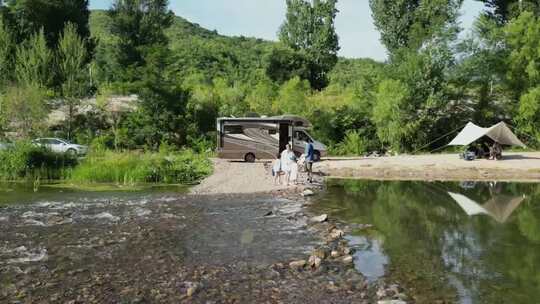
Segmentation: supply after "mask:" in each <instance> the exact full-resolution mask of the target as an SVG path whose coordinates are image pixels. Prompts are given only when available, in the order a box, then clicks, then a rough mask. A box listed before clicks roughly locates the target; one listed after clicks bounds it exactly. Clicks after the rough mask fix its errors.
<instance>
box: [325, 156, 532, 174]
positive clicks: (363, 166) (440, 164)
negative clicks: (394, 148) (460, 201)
mask: <svg viewBox="0 0 540 304" xmlns="http://www.w3.org/2000/svg"><path fill="white" fill-rule="evenodd" d="M314 171H316V172H321V173H322V174H323V175H325V176H327V177H335V178H362V179H377V180H440V181H463V180H478V181H482V180H484V181H494V180H496V181H539V180H540V152H519V153H517V152H512V153H504V154H503V159H502V160H499V161H494V160H486V159H480V160H474V161H464V160H463V159H460V158H459V157H458V155H457V154H427V155H402V156H393V157H359V158H339V157H332V158H327V159H325V160H324V161H322V162H320V163H316V164H315V166H314Z"/></svg>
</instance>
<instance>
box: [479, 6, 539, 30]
mask: <svg viewBox="0 0 540 304" xmlns="http://www.w3.org/2000/svg"><path fill="white" fill-rule="evenodd" d="M477 1H480V2H483V3H485V4H486V7H487V8H488V9H487V10H486V15H487V16H489V17H490V18H492V19H494V20H496V21H497V22H498V23H499V24H504V23H506V22H508V21H509V20H511V19H512V18H515V17H517V16H519V14H521V12H525V11H529V12H533V13H534V14H536V15H537V16H538V15H540V2H538V1H536V0H477Z"/></svg>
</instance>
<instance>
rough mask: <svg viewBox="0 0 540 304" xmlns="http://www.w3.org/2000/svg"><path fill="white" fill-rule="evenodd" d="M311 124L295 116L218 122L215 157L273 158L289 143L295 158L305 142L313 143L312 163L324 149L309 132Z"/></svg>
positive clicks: (244, 118)
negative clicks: (313, 157)
mask: <svg viewBox="0 0 540 304" xmlns="http://www.w3.org/2000/svg"><path fill="white" fill-rule="evenodd" d="M310 128H311V123H310V122H309V121H307V120H306V119H304V118H302V117H298V116H290V115H284V116H274V117H242V118H229V117H222V118H218V119H217V147H218V156H219V157H220V158H225V159H243V160H245V161H246V162H254V161H255V160H256V159H274V158H275V157H276V155H277V154H278V153H281V151H283V150H285V146H286V145H287V144H291V145H292V147H293V150H294V152H295V153H296V154H297V156H300V155H301V154H303V153H304V149H305V146H306V142H311V143H312V144H313V148H314V153H315V160H316V161H318V160H320V158H321V157H322V156H325V155H326V146H325V145H324V144H322V143H321V142H319V141H317V140H315V139H314V138H313V137H312V136H311V135H310V134H309V132H308V130H309V129H310Z"/></svg>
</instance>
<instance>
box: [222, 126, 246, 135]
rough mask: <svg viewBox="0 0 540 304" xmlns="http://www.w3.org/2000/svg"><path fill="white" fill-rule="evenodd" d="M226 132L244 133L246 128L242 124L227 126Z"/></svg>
mask: <svg viewBox="0 0 540 304" xmlns="http://www.w3.org/2000/svg"><path fill="white" fill-rule="evenodd" d="M224 131H225V134H243V133H244V129H243V128H242V126H225V129H224Z"/></svg>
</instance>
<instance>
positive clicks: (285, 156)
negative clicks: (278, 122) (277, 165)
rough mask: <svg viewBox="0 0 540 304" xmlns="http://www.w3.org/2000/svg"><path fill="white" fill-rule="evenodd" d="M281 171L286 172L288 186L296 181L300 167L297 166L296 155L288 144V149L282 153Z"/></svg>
mask: <svg viewBox="0 0 540 304" xmlns="http://www.w3.org/2000/svg"><path fill="white" fill-rule="evenodd" d="M281 170H283V172H285V180H286V181H287V186H288V185H290V183H291V181H293V182H295V181H296V179H297V175H298V165H297V164H296V155H294V152H293V150H292V148H291V145H290V144H287V148H286V149H285V150H283V152H281Z"/></svg>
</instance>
